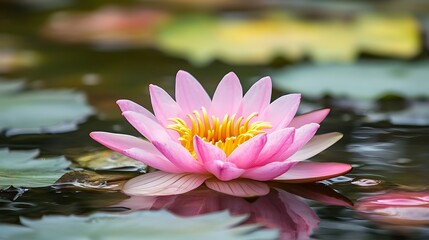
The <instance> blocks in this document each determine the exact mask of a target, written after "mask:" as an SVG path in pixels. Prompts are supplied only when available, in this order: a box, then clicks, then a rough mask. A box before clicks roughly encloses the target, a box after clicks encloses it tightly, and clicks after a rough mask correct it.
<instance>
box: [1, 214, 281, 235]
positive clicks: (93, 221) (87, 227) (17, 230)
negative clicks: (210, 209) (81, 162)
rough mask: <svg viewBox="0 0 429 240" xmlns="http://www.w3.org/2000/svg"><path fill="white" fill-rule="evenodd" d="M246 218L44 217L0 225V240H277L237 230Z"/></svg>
mask: <svg viewBox="0 0 429 240" xmlns="http://www.w3.org/2000/svg"><path fill="white" fill-rule="evenodd" d="M244 219H245V217H243V216H240V217H237V216H234V217H233V216H230V215H229V213H228V212H219V213H213V214H208V215H202V216H197V217H186V218H184V217H178V216H175V215H173V214H171V213H169V212H167V211H141V212H134V213H130V214H109V213H96V214H92V215H90V216H87V217H78V216H45V217H43V218H42V219H39V220H29V219H21V222H22V224H23V225H24V226H22V227H18V226H14V225H6V224H3V225H0V232H1V233H2V234H1V237H0V239H3V240H8V239H13V240H21V239H22V240H24V239H33V240H42V239H43V240H51V239H52V240H57V239H63V240H72V239H87V240H90V239H94V240H95V239H97V240H99V239H106V240H107V239H108V240H115V239H118V240H119V239H136V240H137V239H139V240H141V239H183V240H188V239H204V240H210V239H213V240H218V239H276V238H277V236H278V232H277V231H276V230H262V229H258V228H259V226H258V225H245V226H238V227H236V225H237V224H239V223H240V222H242V221H243V220H244Z"/></svg>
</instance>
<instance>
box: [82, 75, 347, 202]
mask: <svg viewBox="0 0 429 240" xmlns="http://www.w3.org/2000/svg"><path fill="white" fill-rule="evenodd" d="M271 88H272V86H271V79H270V78H269V77H265V78H262V79H261V80H259V81H258V82H256V83H255V84H254V85H253V86H252V87H251V88H250V89H249V90H248V91H247V93H246V94H245V95H244V97H243V93H242V87H241V84H240V80H239V79H238V77H237V76H236V75H235V74H234V73H228V74H227V75H225V77H224V78H223V79H222V80H221V82H220V83H219V85H218V87H217V89H216V91H215V93H214V96H213V98H212V99H210V97H209V95H208V94H207V92H206V91H205V90H204V88H203V87H202V86H201V84H200V83H199V82H198V81H197V80H196V79H195V78H194V77H193V76H192V75H190V74H189V73H187V72H185V71H179V72H178V73H177V76H176V94H175V95H176V100H174V99H173V98H171V97H170V95H168V93H166V92H165V91H164V90H163V89H162V88H160V87H158V86H155V85H150V87H149V90H150V96H151V102H152V107H153V110H154V114H152V113H151V112H150V111H148V110H147V109H145V108H143V107H142V106H140V105H138V104H136V103H134V102H132V101H129V100H119V101H117V104H118V105H119V107H120V109H121V110H122V114H123V116H125V118H126V119H127V120H128V121H129V122H130V123H131V124H132V125H133V126H134V127H135V128H136V129H137V130H138V131H139V132H140V133H141V134H142V135H143V136H144V137H145V138H146V139H147V140H143V139H141V138H137V137H134V136H129V135H124V134H117V133H107V132H92V133H91V134H90V135H91V137H92V138H93V139H95V140H96V141H98V142H99V143H101V144H103V145H105V146H107V147H108V148H110V149H112V150H114V151H117V152H120V153H122V154H124V155H126V156H129V157H131V158H134V159H136V160H138V161H141V162H143V163H145V164H147V165H149V166H151V167H153V168H156V169H158V170H160V171H156V172H152V173H147V174H144V175H141V176H138V177H136V178H133V179H131V180H130V181H128V182H127V183H126V184H125V186H124V188H123V191H124V192H125V193H126V194H129V195H152V196H160V195H171V194H181V193H185V192H188V191H191V190H193V189H195V188H198V187H199V186H200V185H202V184H203V183H205V185H206V186H207V187H209V188H211V189H213V190H215V191H219V192H223V193H227V194H230V195H236V196H257V195H265V194H268V192H269V187H268V185H267V184H265V183H263V181H282V182H293V183H302V182H314V181H319V180H323V179H328V178H331V177H335V176H339V175H342V174H344V173H346V172H348V171H350V170H351V166H350V165H348V164H342V163H316V162H301V161H303V160H306V159H308V158H311V157H313V156H314V155H316V154H317V153H319V152H321V151H323V150H324V149H326V148H328V147H329V146H331V145H332V144H334V143H335V142H337V141H338V140H339V139H340V138H341V137H342V134H340V133H327V134H322V135H318V136H315V133H316V131H317V129H318V128H319V123H320V122H321V121H322V120H323V119H324V118H325V117H326V115H327V114H328V113H329V109H323V110H319V111H314V112H311V113H307V114H304V115H300V116H296V117H295V114H296V112H297V109H298V105H299V103H300V97H301V96H300V94H289V95H285V96H282V97H280V98H278V99H276V100H275V101H274V102H272V103H270V100H271Z"/></svg>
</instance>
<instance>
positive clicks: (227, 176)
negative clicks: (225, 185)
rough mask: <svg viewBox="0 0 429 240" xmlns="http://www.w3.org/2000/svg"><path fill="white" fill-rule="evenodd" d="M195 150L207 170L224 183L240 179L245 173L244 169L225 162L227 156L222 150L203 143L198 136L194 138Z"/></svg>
mask: <svg viewBox="0 0 429 240" xmlns="http://www.w3.org/2000/svg"><path fill="white" fill-rule="evenodd" d="M194 149H195V152H196V154H197V157H198V159H199V160H200V161H202V162H203V164H204V167H205V169H206V170H207V171H209V172H211V173H212V174H213V175H215V176H216V177H217V178H218V179H220V180H222V181H229V180H232V179H235V178H239V177H240V176H241V174H243V172H244V169H240V168H237V166H236V165H235V164H233V163H230V162H225V159H226V154H225V152H224V151H222V149H220V148H218V147H216V146H214V145H212V144H210V143H207V142H205V141H203V140H202V139H201V138H200V137H198V136H195V137H194Z"/></svg>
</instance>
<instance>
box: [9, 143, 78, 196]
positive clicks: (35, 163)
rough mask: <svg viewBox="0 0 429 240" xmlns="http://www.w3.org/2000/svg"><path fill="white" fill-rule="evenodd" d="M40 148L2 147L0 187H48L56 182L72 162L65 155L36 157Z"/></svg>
mask: <svg viewBox="0 0 429 240" xmlns="http://www.w3.org/2000/svg"><path fill="white" fill-rule="evenodd" d="M38 155H39V151H38V150H29V151H9V150H8V149H0V189H3V188H5V187H9V186H14V187H46V186H50V185H52V184H54V183H55V181H57V180H58V179H59V178H60V177H61V176H62V175H63V174H64V173H65V172H66V171H65V169H66V168H67V167H68V166H69V165H70V163H69V162H68V161H67V160H66V159H65V158H64V157H56V158H49V159H35V158H36V157H37V156H38Z"/></svg>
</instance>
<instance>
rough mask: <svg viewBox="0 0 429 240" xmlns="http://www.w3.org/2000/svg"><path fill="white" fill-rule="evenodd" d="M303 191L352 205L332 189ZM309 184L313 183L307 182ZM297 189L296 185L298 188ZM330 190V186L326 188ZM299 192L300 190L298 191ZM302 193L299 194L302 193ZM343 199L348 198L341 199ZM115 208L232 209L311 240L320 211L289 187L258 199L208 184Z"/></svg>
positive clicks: (284, 234) (190, 212)
mask: <svg viewBox="0 0 429 240" xmlns="http://www.w3.org/2000/svg"><path fill="white" fill-rule="evenodd" d="M314 185H316V187H313V188H310V191H306V189H307V188H302V189H301V190H300V193H302V194H300V195H303V196H304V195H307V196H306V197H311V198H313V199H316V200H317V199H319V198H320V199H321V200H322V201H323V202H333V201H327V200H326V199H335V201H334V204H336V205H343V206H345V205H349V203H348V200H346V199H345V198H344V197H342V196H340V195H339V194H338V193H336V192H335V194H336V195H339V196H336V197H334V196H332V195H333V194H332V192H334V191H332V192H329V193H328V195H330V196H328V195H325V194H324V192H322V191H319V192H317V191H316V190H315V189H321V188H318V187H317V184H314ZM307 186H309V185H308V184H307ZM294 189H295V190H296V187H295V188H294ZM325 190H326V189H325ZM296 191H297V192H299V191H298V190H296ZM298 194H299V193H298ZM340 199H344V200H343V201H341V200H340ZM115 207H125V208H128V209H130V211H137V210H148V209H149V210H158V209H166V210H169V211H171V212H173V213H175V214H177V215H180V216H196V215H201V214H206V213H211V212H218V211H222V210H228V211H229V212H231V214H232V215H243V214H246V215H249V218H248V220H247V222H246V223H259V224H261V225H263V226H265V227H268V228H279V229H280V230H281V239H294V240H295V239H308V238H309V237H310V235H311V234H312V232H313V230H315V229H316V227H317V226H318V224H319V217H318V216H317V215H316V213H315V212H314V211H313V210H312V209H311V208H310V207H309V206H308V205H307V204H306V203H305V202H303V201H301V200H300V199H299V198H298V197H297V196H295V195H294V194H292V193H289V192H287V191H285V190H282V189H278V188H272V189H271V191H270V193H269V194H267V195H265V196H261V197H257V198H241V197H234V196H230V195H225V194H222V193H219V192H215V191H213V190H210V189H208V188H205V187H201V188H199V189H197V190H195V191H191V192H188V193H186V194H181V195H170V196H159V197H150V196H133V197H131V198H129V199H127V200H124V201H123V202H121V203H119V204H117V205H115Z"/></svg>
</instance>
